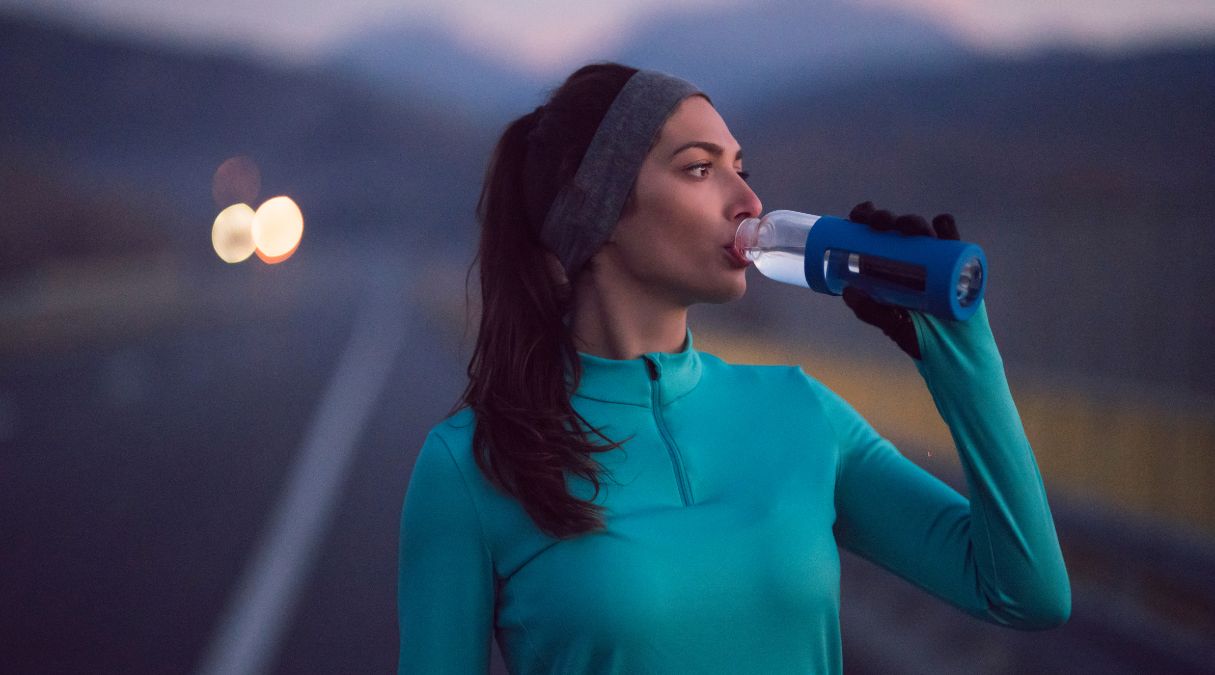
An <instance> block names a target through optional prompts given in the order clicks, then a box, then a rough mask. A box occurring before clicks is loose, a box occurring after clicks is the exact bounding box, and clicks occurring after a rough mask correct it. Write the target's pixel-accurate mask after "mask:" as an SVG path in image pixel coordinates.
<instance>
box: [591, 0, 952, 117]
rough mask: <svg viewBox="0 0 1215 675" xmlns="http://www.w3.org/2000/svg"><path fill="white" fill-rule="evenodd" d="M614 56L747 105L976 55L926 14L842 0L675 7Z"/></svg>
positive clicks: (744, 108) (732, 104) (721, 105)
mask: <svg viewBox="0 0 1215 675" xmlns="http://www.w3.org/2000/svg"><path fill="white" fill-rule="evenodd" d="M614 56H615V58H617V59H619V60H620V61H622V62H624V63H628V64H631V65H637V66H639V67H643V68H653V69H656V70H662V71H665V72H669V73H673V74H678V75H679V76H681V77H684V78H687V79H688V80H689V81H691V82H694V83H696V84H697V85H698V86H700V87H701V88H702V89H704V90H705V91H706V92H708V94H709V95H710V96H711V97H713V100H714V102H715V104H716V105H717V107H718V109H720V110H723V111H726V112H729V113H734V114H739V113H746V112H748V111H750V110H753V109H755V108H758V107H759V106H761V105H763V104H765V103H766V99H767V98H768V97H769V96H772V95H774V94H777V93H779V92H784V91H788V90H789V89H796V90H801V91H813V90H815V89H817V88H818V87H821V86H823V85H825V84H828V83H832V82H840V81H845V80H849V79H857V78H868V77H873V76H876V75H880V74H882V73H890V72H898V73H907V72H909V71H929V72H936V71H939V70H941V69H947V68H950V67H952V66H954V65H955V64H956V63H958V62H959V61H965V60H968V59H969V58H970V57H971V56H972V55H971V53H970V52H969V51H968V50H967V49H966V48H965V47H964V46H963V45H961V44H960V43H958V42H957V41H955V40H954V39H953V38H952V37H951V36H950V35H949V34H948V33H947V32H946V31H945V30H943V29H942V27H941V26H939V25H937V24H935V23H932V22H931V21H929V20H927V19H925V18H924V17H923V16H919V15H913V14H911V13H909V12H903V11H899V10H897V9H894V8H890V7H878V6H874V5H866V4H864V3H855V2H843V1H841V0H767V1H766V2H759V3H755V4H754V5H750V6H738V7H730V8H728V9H722V10H719V11H715V12H706V11H703V10H692V9H687V8H681V9H672V10H669V11H668V12H666V13H662V14H658V15H655V16H652V17H649V18H648V19H647V20H645V21H644V22H642V23H640V24H639V25H638V26H637V27H636V30H635V31H634V32H633V34H632V35H631V36H630V38H629V39H628V40H627V41H626V42H625V44H624V45H623V46H622V47H621V48H619V49H618V50H616V51H615V53H614Z"/></svg>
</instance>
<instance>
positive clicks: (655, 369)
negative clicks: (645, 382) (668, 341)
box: [642, 355, 662, 380]
mask: <svg viewBox="0 0 1215 675" xmlns="http://www.w3.org/2000/svg"><path fill="white" fill-rule="evenodd" d="M642 358H644V359H645V365H646V369H647V370H649V371H650V379H651V380H657V379H659V378H661V377H662V364H661V363H658V362H657V361H655V360H654V359H653V358H652V357H650V356H649V355H645V356H643V357H642Z"/></svg>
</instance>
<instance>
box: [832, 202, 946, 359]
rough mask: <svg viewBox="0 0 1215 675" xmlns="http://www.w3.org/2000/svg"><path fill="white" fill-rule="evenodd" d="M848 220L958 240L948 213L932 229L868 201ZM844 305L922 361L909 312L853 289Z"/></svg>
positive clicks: (848, 290)
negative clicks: (879, 208)
mask: <svg viewBox="0 0 1215 675" xmlns="http://www.w3.org/2000/svg"><path fill="white" fill-rule="evenodd" d="M848 220H851V221H852V222H854V223H860V224H862V225H868V226H869V227H872V228H873V229H875V230H882V231H886V230H895V231H898V232H902V233H903V234H905V235H909V236H922V237H936V238H937V239H954V240H956V239H959V237H958V226H957V224H955V223H954V221H953V216H952V215H950V214H948V213H942V214H940V215H938V216H936V217H935V218H933V219H932V225H931V226H929V225H928V221H926V220H924V218H923V217H922V216H918V215H915V214H911V213H908V214H903V215H901V216H895V215H894V214H893V213H891V212H889V211H887V210H885V209H881V210H878V209H876V208H875V207H874V206H873V202H869V201H866V202H861V203H860V204H857V205H856V206H854V207H852V211H851V212H850V213H849V214H848ZM844 304H846V305H848V308H849V309H851V310H852V313H853V314H856V317H857V318H858V319H860V320H861V321H864V322H865V323H868V324H872V325H874V326H877V327H878V328H880V329H882V332H883V333H885V334H886V336H887V337H889V338H890V339H891V340H894V343H895V344H897V345H898V346H899V348H900V349H902V350H903V351H904V352H906V353H907V355H908V356H910V357H911V358H913V359H916V360H917V361H918V360H919V359H920V342H919V340H917V339H916V333H915V323H913V322H912V320H911V312H910V311H909V310H907V309H904V308H902V307H896V306H894V305H888V304H886V303H884V302H878V301H877V300H874V299H873V298H872V297H870V295H869V294H868V293H866V292H864V291H861V290H857V289H855V288H853V287H851V286H849V287H848V288H845V289H844Z"/></svg>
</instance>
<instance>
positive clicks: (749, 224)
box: [734, 218, 760, 262]
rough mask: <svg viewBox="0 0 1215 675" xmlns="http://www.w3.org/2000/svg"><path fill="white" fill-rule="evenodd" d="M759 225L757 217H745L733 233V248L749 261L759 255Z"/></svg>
mask: <svg viewBox="0 0 1215 675" xmlns="http://www.w3.org/2000/svg"><path fill="white" fill-rule="evenodd" d="M759 225H760V219H759V218H745V219H743V221H742V222H741V223H739V224H738V230H737V231H735V233H734V250H736V251H738V252H739V253H741V254H742V256H743V257H744V258H746V259H747V260H750V261H751V262H755V259H756V258H758V257H759V250H758V249H759Z"/></svg>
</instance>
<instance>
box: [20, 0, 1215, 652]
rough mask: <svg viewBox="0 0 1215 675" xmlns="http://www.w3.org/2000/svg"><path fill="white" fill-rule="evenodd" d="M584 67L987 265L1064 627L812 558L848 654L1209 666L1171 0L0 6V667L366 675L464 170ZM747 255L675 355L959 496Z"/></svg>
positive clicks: (1184, 55)
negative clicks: (732, 374) (644, 79)
mask: <svg viewBox="0 0 1215 675" xmlns="http://www.w3.org/2000/svg"><path fill="white" fill-rule="evenodd" d="M601 59H610V60H619V61H621V62H624V63H627V64H630V65H634V66H639V67H647V68H655V69H659V70H665V71H667V72H671V73H675V74H678V75H681V76H683V77H685V78H687V79H690V80H692V81H693V82H696V83H697V84H699V85H700V86H701V87H702V88H703V89H705V90H706V91H707V92H709V93H710V95H711V96H712V97H713V99H714V102H715V104H716V105H717V108H718V110H719V111H720V112H721V113H722V115H723V117H724V118H725V119H726V121H727V123H728V124H729V125H730V127H731V130H732V131H733V133H734V135H735V137H736V138H738V140H739V141H740V142H741V144H742V145H743V147H744V148H746V156H747V168H748V170H749V171H751V173H752V185H753V186H754V187H755V188H756V191H757V192H758V194H759V195H760V197H761V198H762V199H763V200H764V204H765V207H766V208H767V209H776V208H786V209H794V210H800V211H808V212H811V213H819V214H834V215H846V214H847V213H848V211H849V209H850V208H851V206H852V205H853V204H855V203H857V202H860V201H863V200H866V199H870V200H873V201H875V202H876V203H878V204H879V205H880V206H883V207H886V208H890V209H892V210H894V211H896V212H916V213H921V214H924V215H926V216H928V217H931V216H932V215H933V214H936V213H940V212H944V211H949V212H952V213H953V214H954V215H955V216H956V217H957V221H958V224H959V229H960V230H961V233H962V236H963V238H965V239H969V240H973V241H976V242H978V243H980V244H981V245H982V246H983V247H984V248H985V249H986V251H987V254H988V258H989V260H990V263H991V279H992V283H991V287H990V289H989V291H988V295H987V304H988V311H989V315H990V318H991V322H992V326H993V331H994V332H995V335H996V338H997V341H998V344H999V345H1000V348H1001V352H1002V354H1003V356H1004V359H1005V366H1006V370H1007V372H1008V377H1009V380H1010V383H1011V386H1012V388H1013V394H1014V396H1015V398H1016V399H1017V402H1018V404H1019V407H1020V409H1021V411H1022V415H1023V420H1024V423H1025V426H1026V430H1027V433H1028V435H1029V437H1030V440H1031V442H1032V443H1033V445H1034V447H1035V450H1036V453H1037V457H1038V460H1039V462H1040V466H1041V470H1042V474H1043V478H1044V480H1045V482H1046V484H1047V488H1048V491H1049V494H1050V498H1051V506H1052V509H1053V511H1054V512H1055V516H1056V520H1057V526H1058V530H1059V533H1060V538H1061V541H1062V544H1063V548H1064V554H1065V557H1066V558H1067V562H1068V565H1069V570H1070V572H1071V575H1072V582H1073V591H1074V610H1073V615H1072V619H1071V621H1070V622H1069V623H1068V624H1067V625H1066V626H1065V627H1063V628H1061V629H1058V630H1054V631H1050V632H1045V633H1024V632H1017V631H1011V630H1007V629H1000V628H996V627H992V626H988V625H986V624H982V623H980V622H978V621H976V620H973V619H970V618H968V617H966V616H965V615H963V614H962V613H960V612H958V611H957V610H954V609H953V608H951V607H949V606H947V605H945V604H943V603H941V602H939V601H936V600H934V599H932V598H930V597H929V596H927V595H925V594H924V593H922V592H921V591H919V590H918V589H916V588H914V587H912V586H911V585H909V584H907V583H906V582H903V581H901V580H899V579H897V578H894V577H892V576H890V575H889V574H887V573H885V572H883V571H881V570H878V569H877V568H875V567H873V566H872V565H870V564H869V563H867V562H865V561H862V560H859V559H857V558H855V557H853V556H851V555H845V556H844V578H843V600H842V603H843V607H842V616H841V621H842V625H843V626H842V627H843V636H844V649H845V654H844V662H845V665H846V667H847V669H848V670H849V672H857V673H866V672H874V673H878V672H882V673H892V672H968V673H969V672H989V673H1020V672H1062V671H1068V672H1102V673H1137V672H1172V673H1180V672H1215V494H1213V493H1212V486H1215V357H1213V356H1212V351H1213V349H1215V339H1213V338H1212V336H1213V335H1215V307H1213V303H1212V301H1213V300H1215V266H1213V265H1212V258H1213V256H1215V217H1213V216H1215V203H1213V201H1212V200H1213V197H1215V190H1213V189H1212V188H1215V4H1212V3H1210V2H1207V1H1206V0H1163V1H1160V2H1152V3H1148V2H1133V1H1130V0H1112V1H1110V2H1104V3H1091V2H1080V1H1069V0H1064V1H1063V2H1017V1H1015V0H866V1H858V2H843V1H842V0H803V1H801V2H794V1H792V0H756V1H753V2H745V3H744V2H742V1H741V0H701V1H700V2H695V3H693V2H691V1H690V0H677V1H676V0H670V1H667V2H661V3H659V2H647V1H645V0H622V1H620V2H615V3H581V2H560V1H558V0H527V1H523V2H514V3H499V2H490V1H489V0H449V1H448V2H446V3H442V4H440V3H437V2H414V1H411V0H392V1H389V0H346V2H342V3H338V2H320V1H319V0H264V1H262V2H247V1H245V0H212V1H211V2H208V3H198V2H192V1H187V0H0V608H3V609H2V611H0V670H3V671H4V672H11V673H77V672H85V671H88V672H106V673H144V672H148V673H177V672H181V673H257V672H273V673H318V672H324V673H338V672H341V673H373V672H391V671H393V670H394V668H395V666H396V650H397V635H396V616H395V592H396V578H395V573H396V556H397V552H396V546H397V536H398V535H397V525H398V517H399V513H400V506H401V500H402V498H403V496H404V492H405V487H406V485H407V482H408V479H409V473H410V468H411V467H412V465H413V461H414V457H415V456H416V452H417V449H418V448H419V447H420V445H421V442H422V440H423V438H424V436H425V433H426V432H427V431H428V430H429V428H430V427H431V426H433V425H434V424H436V423H437V422H438V421H439V420H440V419H442V417H443V416H445V415H446V414H447V412H448V411H449V410H450V409H451V407H452V405H453V404H454V403H455V402H456V400H457V398H458V396H459V394H460V392H461V391H462V389H463V385H464V382H465V378H466V375H465V367H466V365H467V359H468V358H469V356H470V354H471V348H472V345H473V341H474V339H475V335H476V325H477V323H476V321H477V310H478V308H477V304H478V298H477V294H478V289H479V285H478V281H477V278H476V272H475V270H472V271H471V273H470V270H469V265H470V263H471V262H472V259H473V255H474V253H475V245H476V237H477V225H476V222H475V219H474V216H473V208H474V205H475V202H476V198H477V195H478V192H479V189H480V181H481V178H482V174H483V171H484V169H485V164H486V161H487V159H488V155H489V152H490V150H491V148H492V145H493V143H494V141H495V140H496V138H497V135H498V134H499V133H500V132H501V130H502V128H503V126H504V125H505V124H506V123H507V122H509V121H510V120H511V119H513V118H514V117H517V116H519V115H521V114H523V113H525V112H528V111H530V110H531V109H532V108H533V107H535V106H536V105H538V104H539V103H541V102H542V101H543V100H544V97H545V96H546V94H547V92H548V91H549V90H550V89H552V88H555V87H556V86H557V85H559V84H560V82H561V81H562V79H563V78H564V77H565V75H567V74H568V73H569V72H572V71H573V70H574V69H575V68H577V67H578V66H580V65H582V64H583V63H586V62H589V61H593V60H601ZM278 196H286V197H289V198H290V200H292V202H293V203H294V205H295V206H296V207H298V212H296V215H294V216H293V215H292V214H291V213H289V212H290V209H289V208H288V209H286V211H282V209H280V212H283V213H287V215H286V216H284V217H285V218H286V220H275V219H274V218H272V217H271V214H269V211H270V210H271V209H270V208H269V207H267V208H265V209H263V208H261V205H262V204H263V203H266V202H267V200H269V199H270V198H272V197H278ZM238 202H243V203H246V204H248V206H249V207H250V208H249V209H247V210H246V211H242V212H240V213H237V212H236V211H229V210H226V209H227V207H229V206H231V205H233V204H235V203H238ZM255 209H256V214H255V213H254V210H255ZM221 211H223V212H224V213H225V214H226V215H225V216H224V219H222V220H221V222H220V224H219V227H218V228H216V220H217V217H219V215H220V213H221ZM300 214H302V222H303V229H302V238H300V236H299V231H300V230H299V222H298V217H299V215H300ZM293 218H294V220H293ZM250 219H252V220H250ZM234 223H235V224H234ZM250 223H253V224H252V225H250ZM241 227H243V228H244V230H241V229H240V228H241ZM251 227H252V228H253V229H254V230H257V228H261V232H262V233H263V235H264V236H265V237H269V238H270V239H274V238H275V237H278V238H277V239H274V243H273V244H272V245H271V244H267V245H266V246H265V247H264V248H265V250H263V251H260V252H258V253H257V254H256V255H252V256H250V255H249V254H250V251H251V250H252V244H250V243H249V239H248V234H247V233H248V232H249V231H250V228H251ZM213 229H218V231H219V232H220V234H218V235H216V236H215V238H214V239H213ZM240 231H243V232H245V233H246V234H245V235H244V239H241V237H240V236H239V232H240ZM234 232H236V233H237V234H232V233H234ZM266 233H269V234H266ZM284 233H285V234H284ZM292 237H294V238H292ZM221 253H222V254H223V255H224V256H225V257H227V258H232V259H239V258H241V257H243V256H249V257H247V258H246V259H244V260H243V261H241V262H232V263H229V262H225V261H224V259H221ZM748 275H749V280H750V285H749V289H748V293H747V295H746V297H745V298H743V299H742V300H740V301H738V302H736V303H731V304H729V305H723V306H698V307H696V308H694V309H693V310H692V319H691V324H692V328H693V330H694V332H695V333H696V337H697V347H698V348H700V349H703V350H705V351H709V352H712V353H716V354H718V355H720V356H722V357H723V358H726V359H727V360H731V361H736V362H746V363H799V364H801V365H802V366H803V367H804V368H805V369H806V371H807V372H809V373H811V374H813V375H816V376H817V377H819V378H820V379H822V380H823V381H825V382H826V383H827V384H828V385H829V386H831V387H833V388H835V389H836V390H837V391H839V392H840V393H841V394H843V395H844V396H845V397H846V398H847V399H848V400H850V401H851V402H852V403H853V404H854V405H855V406H856V407H857V408H859V409H860V410H861V411H862V412H863V413H864V414H865V415H866V416H867V417H868V418H869V419H870V420H871V421H872V422H873V423H874V425H875V426H876V427H877V428H878V430H879V431H881V432H882V433H884V434H885V435H887V436H888V437H890V438H891V439H892V440H894V441H895V442H896V444H897V445H899V447H900V448H901V449H902V450H903V452H904V453H905V454H906V455H907V456H908V457H910V458H911V459H913V460H914V461H916V462H918V463H920V464H921V465H923V466H925V467H926V468H928V469H929V470H930V471H932V472H933V473H935V474H937V475H938V476H941V477H942V478H943V479H945V480H946V481H948V482H950V483H951V484H954V485H955V486H957V487H958V488H959V489H962V490H964V485H963V482H962V480H961V478H960V473H959V468H958V464H957V461H956V456H955V453H954V451H953V449H952V445H951V443H950V439H949V435H948V431H947V430H946V429H945V428H944V426H943V425H942V424H941V423H940V421H939V419H938V418H937V416H936V412H935V410H934V408H933V404H932V401H931V399H930V398H929V397H928V394H927V392H926V391H925V389H924V387H923V384H922V382H921V381H920V380H919V376H918V374H917V373H916V371H915V369H914V367H913V366H912V364H911V363H910V362H909V361H907V360H906V358H905V357H904V356H903V354H902V353H901V352H899V351H898V350H897V349H896V348H895V347H894V346H893V345H891V344H889V343H888V342H887V341H886V338H885V337H884V336H882V335H881V334H880V333H879V332H877V331H875V330H873V329H871V328H870V327H868V326H865V325H863V324H861V323H859V322H858V321H856V320H855V319H854V318H853V317H852V315H851V313H850V312H849V311H848V310H847V309H846V308H845V307H844V306H843V303H842V302H839V300H838V298H829V297H826V296H819V295H815V294H812V293H810V292H809V291H805V290H804V289H798V288H795V287H791V286H784V285H781V284H778V283H775V282H772V281H769V280H768V279H765V278H763V277H762V276H760V275H759V274H758V273H756V272H755V271H754V270H752V271H750V272H748ZM495 669H496V670H495V672H505V671H504V670H503V669H502V667H501V662H500V659H499V658H498V656H497V654H496V652H495Z"/></svg>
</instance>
